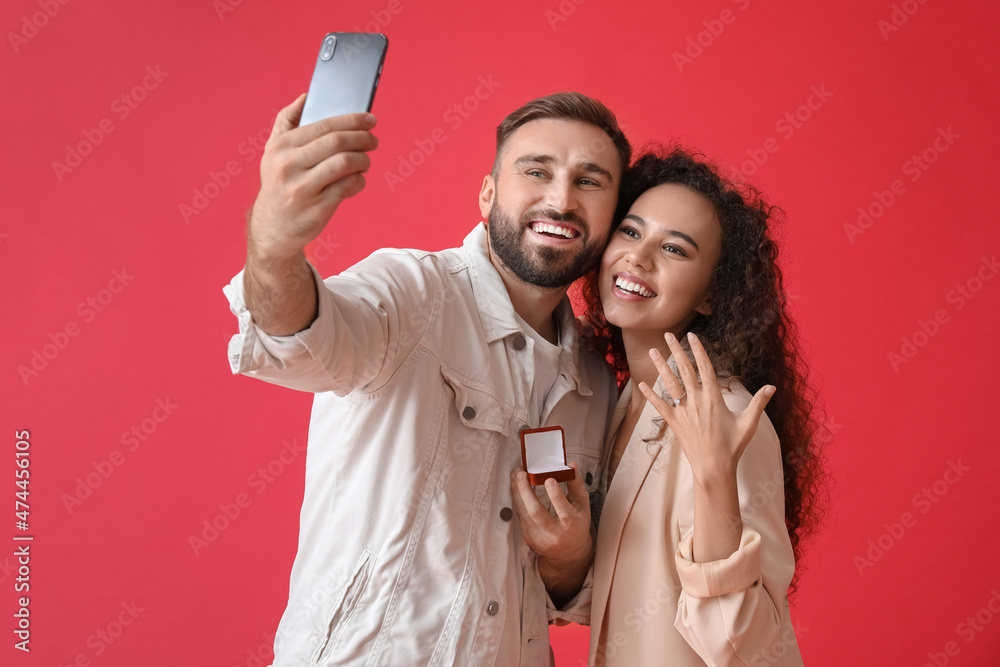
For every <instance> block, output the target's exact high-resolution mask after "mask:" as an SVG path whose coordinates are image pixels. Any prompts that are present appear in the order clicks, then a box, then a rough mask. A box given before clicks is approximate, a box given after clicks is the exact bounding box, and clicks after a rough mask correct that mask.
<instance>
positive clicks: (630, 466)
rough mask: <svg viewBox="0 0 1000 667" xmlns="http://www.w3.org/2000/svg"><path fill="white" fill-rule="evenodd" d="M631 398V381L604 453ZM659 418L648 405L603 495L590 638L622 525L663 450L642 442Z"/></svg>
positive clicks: (597, 627)
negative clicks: (654, 421)
mask: <svg viewBox="0 0 1000 667" xmlns="http://www.w3.org/2000/svg"><path fill="white" fill-rule="evenodd" d="M653 390H654V391H656V392H659V393H661V394H662V391H663V387H662V384H661V383H660V381H659V379H657V381H656V385H655V386H654V388H653ZM631 398H632V381H631V380H630V381H629V383H628V384H627V385H626V386H625V389H624V390H623V391H622V395H621V397H619V399H618V404H617V406H616V407H615V414H614V417H613V419H612V422H611V428H610V429H609V431H608V436H607V440H606V442H605V450H606V451H610V448H611V447H612V446H613V445H614V437H615V434H616V433H617V432H618V428H619V427H620V426H621V423H622V421H623V420H624V419H625V412H626V410H627V408H628V404H629V401H630V400H631ZM658 416H659V415H658V414H657V412H656V409H655V408H654V407H653V406H652V405H650V404H649V403H648V402H647V403H646V406H645V407H644V408H643V410H642V415H641V416H640V418H639V421H638V423H637V424H636V427H635V430H634V431H633V432H632V437H631V438H629V442H628V445H627V446H626V447H625V453H624V455H623V456H622V458H621V461H620V462H619V464H618V469H617V470H616V471H615V476H614V482H613V484H612V485H611V487H610V488H607V489H606V492H605V500H604V505H603V507H602V508H601V514H600V524H599V529H598V532H597V557H596V559H595V562H594V597H593V604H592V608H591V612H592V613H591V618H590V622H591V635H592V637H599V636H600V632H601V626H602V625H603V623H604V615H605V611H606V609H605V608H606V605H607V601H608V592H609V591H610V588H611V578H612V574H613V573H614V571H615V564H616V562H617V560H618V549H619V546H620V544H621V535H622V530H623V529H624V528H625V521H626V520H627V519H628V515H629V513H630V512H631V511H632V506H633V505H634V504H635V500H636V497H637V496H638V495H639V490H640V489H641V488H642V485H643V482H645V480H646V476H647V475H648V474H649V471H650V470H651V469H652V467H653V463H654V461H656V457H657V454H659V453H660V449H661V448H662V446H663V445H662V443H661V442H660V441H656V442H650V443H646V442H643V440H644V439H649V438H652V437H654V436H655V435H656V433H657V431H658V430H659V422H656V423H653V419H655V418H657V417H658ZM604 470H605V472H604V476H605V481H606V480H607V462H605V468H604Z"/></svg>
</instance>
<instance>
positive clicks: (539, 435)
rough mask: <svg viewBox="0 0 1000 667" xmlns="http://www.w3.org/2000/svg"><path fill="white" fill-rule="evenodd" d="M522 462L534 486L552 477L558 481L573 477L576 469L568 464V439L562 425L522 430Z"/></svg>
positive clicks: (529, 480)
mask: <svg viewBox="0 0 1000 667" xmlns="http://www.w3.org/2000/svg"><path fill="white" fill-rule="evenodd" d="M521 463H522V464H523V465H524V470H525V472H526V473H527V474H528V482H529V483H530V484H532V485H534V486H538V485H540V484H544V483H545V480H547V479H549V478H550V477H551V478H552V479H554V480H556V481H557V482H568V481H570V480H571V479H573V477H574V475H575V474H576V473H575V471H574V470H573V469H572V468H570V467H569V466H568V465H566V439H565V434H564V432H563V429H562V426H548V427H545V428H528V429H525V430H523V431H521Z"/></svg>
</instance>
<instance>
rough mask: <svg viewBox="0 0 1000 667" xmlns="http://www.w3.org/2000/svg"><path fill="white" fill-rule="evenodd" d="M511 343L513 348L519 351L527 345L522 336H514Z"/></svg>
mask: <svg viewBox="0 0 1000 667" xmlns="http://www.w3.org/2000/svg"><path fill="white" fill-rule="evenodd" d="M511 345H513V346H514V349H515V350H517V351H519V352H520V351H521V350H523V349H524V346H525V345H527V343H526V342H525V341H524V336H514V341H513V342H512V343H511Z"/></svg>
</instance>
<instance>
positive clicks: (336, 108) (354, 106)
mask: <svg viewBox="0 0 1000 667" xmlns="http://www.w3.org/2000/svg"><path fill="white" fill-rule="evenodd" d="M388 48H389V40H388V39H386V36H385V35H383V34H380V33H366V32H331V33H328V34H327V35H326V36H325V37H324V38H323V44H322V46H320V49H319V57H318V58H317V59H316V68H315V69H314V70H313V77H312V82H311V83H310V84H309V93H308V94H307V95H306V105H305V108H304V109H303V110H302V118H301V120H300V121H299V126H300V127H301V126H303V125H308V124H309V123H315V122H316V121H318V120H322V119H323V118H329V117H330V116H340V115H342V114H345V113H354V112H357V111H371V110H372V101H373V100H374V99H375V89H376V88H378V80H379V76H380V75H381V74H382V63H383V62H384V61H385V52H386V49H388Z"/></svg>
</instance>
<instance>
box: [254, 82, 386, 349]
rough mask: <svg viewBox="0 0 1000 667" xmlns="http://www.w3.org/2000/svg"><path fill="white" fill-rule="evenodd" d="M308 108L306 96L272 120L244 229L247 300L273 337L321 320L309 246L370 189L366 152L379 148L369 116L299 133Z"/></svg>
mask: <svg viewBox="0 0 1000 667" xmlns="http://www.w3.org/2000/svg"><path fill="white" fill-rule="evenodd" d="M304 104H305V95H301V96H299V98H298V99H297V100H295V101H294V102H292V104H290V105H289V106H287V107H285V108H284V109H282V110H281V112H280V113H278V116H277V118H275V121H274V127H273V129H272V130H271V136H270V137H269V138H268V140H267V144H266V146H265V148H264V155H263V157H262V158H261V161H260V181H261V183H260V192H259V193H258V195H257V200H256V201H255V202H254V205H253V210H252V211H251V212H250V217H249V220H248V222H247V261H246V268H245V270H244V273H243V288H244V297H245V300H246V305H247V309H248V310H249V311H250V314H251V315H252V316H253V320H254V322H255V323H256V325H257V327H259V328H260V329H261V330H263V331H264V332H266V333H268V334H270V335H272V336H289V335H291V334H294V333H296V332H299V331H302V330H303V329H306V328H308V327H309V325H310V324H312V322H313V320H315V319H316V313H317V297H316V286H315V282H314V281H313V278H312V273H311V272H310V270H309V266H308V264H307V262H306V257H305V252H304V250H305V247H306V244H308V243H309V242H310V241H312V240H313V239H315V238H316V237H317V236H319V235H320V233H321V232H322V231H323V229H324V228H325V227H326V225H327V223H328V222H329V221H330V218H331V216H332V215H333V213H334V211H336V210H337V207H338V206H339V205H340V203H341V202H342V201H344V200H345V199H347V198H348V197H353V196H354V195H356V194H358V193H359V192H361V190H362V189H363V188H364V187H365V177H364V176H363V174H364V173H365V172H367V171H368V168H369V166H370V165H371V161H370V159H369V157H368V155H367V152H368V151H371V150H374V149H375V147H376V146H377V145H378V139H376V138H375V135H373V134H372V133H371V128H372V127H374V125H375V117H374V116H372V115H371V114H370V113H354V114H347V115H344V116H336V117H333V118H327V119H325V120H321V121H318V122H316V123H311V124H309V125H306V126H304V127H298V124H299V118H300V117H301V115H302V107H303V105H304Z"/></svg>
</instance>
